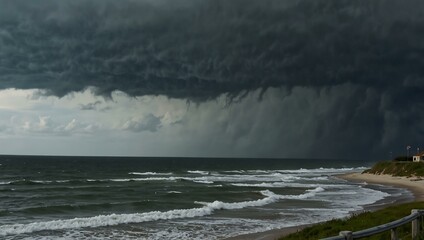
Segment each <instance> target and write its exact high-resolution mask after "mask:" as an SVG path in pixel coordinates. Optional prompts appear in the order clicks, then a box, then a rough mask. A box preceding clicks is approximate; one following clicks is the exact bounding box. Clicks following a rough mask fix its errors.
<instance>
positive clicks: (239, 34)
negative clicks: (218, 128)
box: [0, 0, 424, 100]
mask: <svg viewBox="0 0 424 240" xmlns="http://www.w3.org/2000/svg"><path fill="white" fill-rule="evenodd" d="M1 5H2V8H1V10H0V29H1V30H0V43H1V44H0V46H1V47H0V59H1V62H0V76H1V77H0V87H1V88H10V87H16V88H41V89H47V90H49V91H50V93H51V94H54V95H58V96H63V95H65V94H67V93H69V92H71V91H80V90H82V89H84V88H86V87H87V86H95V87H97V93H99V94H104V95H108V94H110V93H111V91H113V90H121V91H124V92H126V93H128V94H130V95H134V96H141V95H166V96H169V97H174V98H190V99H200V100H205V99H210V98H215V97H217V96H219V95H220V94H223V93H229V94H230V95H238V94H240V93H242V92H243V91H250V90H255V89H258V88H261V89H266V88H268V87H279V86H288V87H293V86H310V87H322V86H334V85H340V84H344V83H354V84H358V85H363V86H370V87H375V88H378V89H382V90H384V91H385V90H393V89H398V88H399V87H402V88H407V89H408V88H415V89H416V90H415V91H410V92H411V94H412V95H413V96H414V95H415V94H418V93H419V92H420V91H422V90H423V89H424V81H423V79H422V77H423V75H424V70H423V69H424V68H423V65H424V62H423V58H422V54H423V51H424V46H423V44H422V39H423V37H424V21H423V20H424V16H423V15H422V12H423V11H424V3H423V2H422V1H419V0H410V1H403V2H399V1H397V0H380V1H368V0H359V1H351V0H315V1H309V0H284V1H281V0H267V1H259V2H258V1H253V0H243V1H240V0H235V1H226V0H205V1H192V0H183V1H178V2H175V1H170V0H160V1H150V0H144V1H143V0H142V1H132V0H123V1H111V0H105V1H104V0H102V1H100V0H93V1H85V0H84V1H83V0H76V1H54V0H41V1H36V2H28V1H19V0H18V1H7V0H2V1H1ZM405 91H406V90H405Z"/></svg>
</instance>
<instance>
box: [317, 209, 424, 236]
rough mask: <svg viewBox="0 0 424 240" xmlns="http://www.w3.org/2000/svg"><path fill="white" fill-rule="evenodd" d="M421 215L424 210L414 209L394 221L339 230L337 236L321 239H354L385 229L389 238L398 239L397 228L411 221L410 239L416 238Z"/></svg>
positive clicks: (420, 225) (419, 228)
mask: <svg viewBox="0 0 424 240" xmlns="http://www.w3.org/2000/svg"><path fill="white" fill-rule="evenodd" d="M423 216H424V210H417V209H414V210H412V211H411V215H409V216H406V217H404V218H401V219H398V220H396V221H393V222H390V223H386V224H383V225H380V226H377V227H372V228H368V229H365V230H360V231H357V232H351V231H342V232H340V234H339V236H334V237H329V238H324V239H321V240H354V239H361V238H365V237H370V236H372V235H375V234H378V233H382V232H386V231H390V232H391V234H390V235H391V240H398V236H397V235H398V234H397V228H398V227H400V226H402V225H405V224H408V223H412V229H411V235H412V239H413V240H416V239H418V237H419V233H420V231H421V230H422V219H423Z"/></svg>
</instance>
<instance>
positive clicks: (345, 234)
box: [339, 231, 353, 240]
mask: <svg viewBox="0 0 424 240" xmlns="http://www.w3.org/2000/svg"><path fill="white" fill-rule="evenodd" d="M339 236H342V237H344V238H345V240H353V234H352V232H351V231H341V232H340V233H339Z"/></svg>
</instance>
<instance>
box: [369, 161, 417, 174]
mask: <svg viewBox="0 0 424 240" xmlns="http://www.w3.org/2000/svg"><path fill="white" fill-rule="evenodd" d="M364 173H372V174H389V175H393V176H405V177H413V176H416V177H422V176H424V163H422V162H397V161H390V162H389V161H385V162H378V163H376V164H375V165H374V166H373V167H372V168H371V169H368V170H365V171H364Z"/></svg>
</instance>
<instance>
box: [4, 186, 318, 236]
mask: <svg viewBox="0 0 424 240" xmlns="http://www.w3.org/2000/svg"><path fill="white" fill-rule="evenodd" d="M323 191H324V189H323V188H322V187H318V188H315V189H312V190H307V191H306V192H305V193H304V194H301V195H278V194H275V193H273V192H271V191H269V190H264V191H260V193H261V194H262V195H263V196H265V198H262V199H258V200H253V201H245V202H234V203H226V202H222V201H214V202H211V203H207V202H196V203H198V204H201V205H203V207H199V208H191V209H175V210H170V211H165V212H161V211H152V212H146V213H133V214H110V215H100V216H95V217H88V218H74V219H66V220H54V221H47V222H34V223H29V224H12V225H3V226H1V231H0V236H6V235H13V234H23V233H31V232H38V231H44V230H61V229H75V228H87V227H90V228H94V227H104V226H113V225H119V224H127V223H141V222H151V221H158V220H170V219H181V218H194V217H201V216H206V215H211V214H213V212H214V211H216V210H234V209H242V208H246V207H260V206H264V205H267V204H270V203H274V202H277V201H279V200H283V199H306V198H309V197H313V196H315V195H316V194H317V193H319V192H323Z"/></svg>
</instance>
